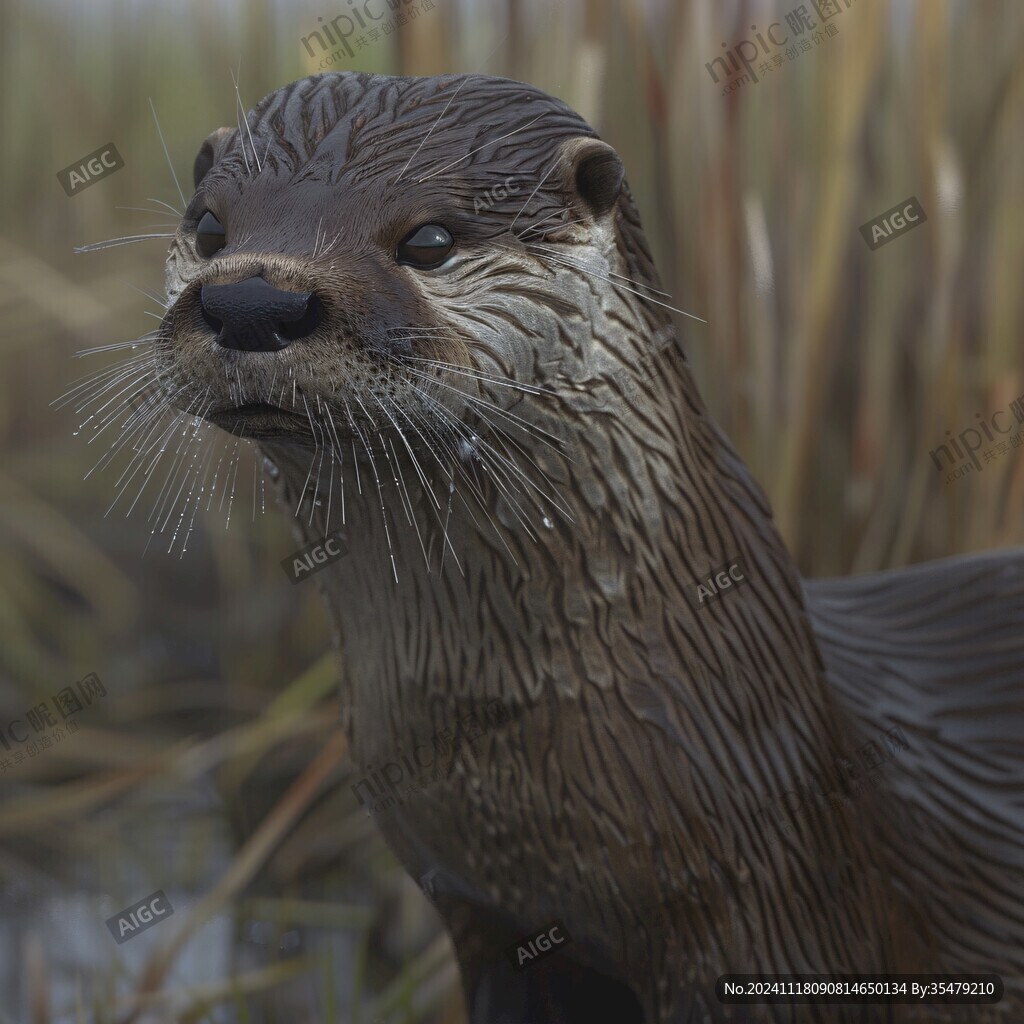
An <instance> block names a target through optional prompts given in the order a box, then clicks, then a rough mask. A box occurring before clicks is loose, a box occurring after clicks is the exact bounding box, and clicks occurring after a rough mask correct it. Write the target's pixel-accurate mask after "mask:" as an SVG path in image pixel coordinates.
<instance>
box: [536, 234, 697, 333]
mask: <svg viewBox="0 0 1024 1024" xmlns="http://www.w3.org/2000/svg"><path fill="white" fill-rule="evenodd" d="M529 244H530V245H531V246H533V247H534V248H535V249H544V250H545V251H547V252H549V253H553V254H555V255H557V256H560V257H561V258H562V259H565V260H570V261H571V262H572V263H573V264H575V265H576V266H577V267H579V269H580V270H587V269H588V268H587V266H586V265H585V264H583V263H582V262H581V261H579V260H577V259H576V258H575V257H573V256H568V255H566V254H565V253H564V252H562V250H561V249H555V248H554V247H553V246H550V245H543V244H542V243H540V242H530V243H529ZM608 276H609V277H615V278H618V280H620V281H625V282H626V283H627V284H631V285H633V286H634V287H635V288H646V289H647V290H648V291H651V292H654V294H655V295H664V296H665V298H667V299H671V298H672V296H671V294H670V293H669V292H663V291H661V290H660V289H658V288H654V287H653V286H652V285H649V284H644V283H643V282H642V281H634V280H633V279H632V278H631V277H623V275H622V274H616V273H615V272H614V271H611V270H609V271H608ZM702 323H707V321H706V320H705V321H702Z"/></svg>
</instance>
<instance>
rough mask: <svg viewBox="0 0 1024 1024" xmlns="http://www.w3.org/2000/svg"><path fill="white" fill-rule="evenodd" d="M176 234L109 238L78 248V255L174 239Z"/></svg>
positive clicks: (76, 250) (76, 249)
mask: <svg viewBox="0 0 1024 1024" xmlns="http://www.w3.org/2000/svg"><path fill="white" fill-rule="evenodd" d="M173 237H174V233H173V232H171V233H170V234H168V233H164V234H153V235H122V236H121V237H120V238H108V239H107V240H106V241H103V242H90V243H89V244H88V245H79V246H76V247H75V249H74V251H75V252H76V253H83V252H99V250H101V249H113V248H115V247H116V246H118V245H134V244H135V243H136V242H148V241H149V240H150V239H153V238H173Z"/></svg>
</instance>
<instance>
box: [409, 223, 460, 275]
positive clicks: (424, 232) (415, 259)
mask: <svg viewBox="0 0 1024 1024" xmlns="http://www.w3.org/2000/svg"><path fill="white" fill-rule="evenodd" d="M454 245H455V239H454V238H452V236H451V233H450V232H449V231H448V229H447V228H443V227H441V225H440V224H424V225H423V227H421V228H417V229H416V230H415V231H414V232H413V233H412V234H411V235H409V236H408V237H407V238H406V240H405V241H404V242H402V244H401V245H400V246H399V247H398V252H397V254H396V256H395V258H396V259H397V260H398V262H399V263H403V264H406V265H408V266H410V267H419V268H420V269H421V270H431V269H432V268H434V267H439V266H440V265H441V264H442V263H444V261H445V258H446V257H447V255H448V253H450V252H451V251H452V247H453V246H454Z"/></svg>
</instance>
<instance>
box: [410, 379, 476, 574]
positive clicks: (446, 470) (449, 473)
mask: <svg viewBox="0 0 1024 1024" xmlns="http://www.w3.org/2000/svg"><path fill="white" fill-rule="evenodd" d="M414 388H415V385H414ZM392 404H393V405H394V406H395V409H396V410H397V411H398V412H399V413H400V414H401V415H402V416H404V417H405V419H406V420H408V421H409V426H410V427H412V429H413V430H414V431H415V433H416V436H417V437H419V438H420V440H421V441H422V442H423V443H424V445H425V446H426V448H427V450H428V451H429V452H430V454H431V455H432V456H433V458H434V461H435V462H436V463H437V465H438V467H439V468H440V470H441V473H442V475H443V476H446V477H447V478H448V512H447V515H446V517H445V521H444V523H442V522H441V517H440V508H441V505H440V503H439V502H437V499H436V498H434V501H435V503H436V504H437V508H436V509H435V510H434V517H435V518H436V519H437V522H438V525H439V526H440V527H441V529H442V533H443V539H442V543H441V565H440V570H439V571H440V572H442V573H443V572H444V558H445V550H446V548H447V549H449V550H451V553H452V557H453V558H454V559H455V565H456V568H457V569H458V570H459V573H460V575H463V576H464V575H465V573H464V572H463V569H462V563H461V562H460V561H459V557H458V555H457V554H456V553H455V548H454V547H452V543H451V540H450V539H449V537H448V523H449V521H450V519H451V512H452V492H453V491H454V489H455V484H454V478H455V474H454V471H453V469H452V466H454V465H456V464H457V459H456V457H455V455H454V453H451V454H452V464H451V465H449V466H446V465H445V464H444V463H443V462H442V461H441V458H440V456H439V455H438V454H437V452H436V451H435V450H434V446H433V445H432V444H431V443H430V441H429V440H428V439H427V436H426V434H424V432H423V430H421V429H420V428H419V427H417V426H416V424H415V423H413V421H412V418H411V416H410V413H409V411H408V410H406V409H403V408H402V407H401V406H400V405H398V403H397V402H394V401H393V400H392ZM416 418H417V419H418V420H420V421H421V422H422V423H423V426H424V428H425V429H426V430H427V432H428V433H429V434H431V435H432V436H433V437H434V438H435V440H437V441H438V443H439V444H440V445H441V447H445V445H444V442H443V440H442V439H441V438H440V437H439V435H438V433H437V431H435V430H434V429H433V427H432V426H430V425H428V424H427V423H426V421H425V420H423V419H422V417H420V416H419V415H417V416H416ZM401 433H402V437H403V440H404V439H405V434H404V431H403V432H401ZM406 445H407V446H408V441H406ZM409 453H410V455H412V449H411V448H410V450H409ZM413 464H414V465H415V466H416V469H417V471H418V472H420V477H421V479H422V480H423V482H424V486H425V487H426V488H427V490H428V491H430V494H431V497H433V496H434V492H433V489H432V488H431V487H430V484H429V483H428V481H427V480H426V478H425V476H424V474H423V472H422V471H420V467H419V463H418V460H417V459H416V458H415V456H414V455H413ZM471 486H472V484H471ZM459 497H460V499H461V500H462V502H463V504H466V501H465V499H464V498H462V495H461V494H460V495H459ZM466 507H467V509H469V506H468V505H467V506H466ZM469 514H470V516H471V517H472V519H473V521H474V523H476V522H477V520H476V516H474V515H473V511H472V509H469ZM431 547H433V544H431ZM428 565H429V562H428Z"/></svg>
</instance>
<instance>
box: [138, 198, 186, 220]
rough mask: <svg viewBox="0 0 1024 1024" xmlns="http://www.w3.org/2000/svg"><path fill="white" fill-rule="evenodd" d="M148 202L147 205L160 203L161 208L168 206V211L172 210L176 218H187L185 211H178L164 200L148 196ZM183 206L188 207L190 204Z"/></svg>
mask: <svg viewBox="0 0 1024 1024" xmlns="http://www.w3.org/2000/svg"><path fill="white" fill-rule="evenodd" d="M146 202H147V203H159V204H160V205H161V206H166V207H167V209H168V210H170V211H171V213H173V214H174V216H175V217H179V218H180V217H184V216H185V211H184V209H181V210H178V209H176V208H175V207H173V206H171V204H170V203H165V202H164V201H163V200H162V199H155V198H154V197H153V196H147V197H146ZM183 205H184V206H187V205H188V204H187V203H185V204H183Z"/></svg>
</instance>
